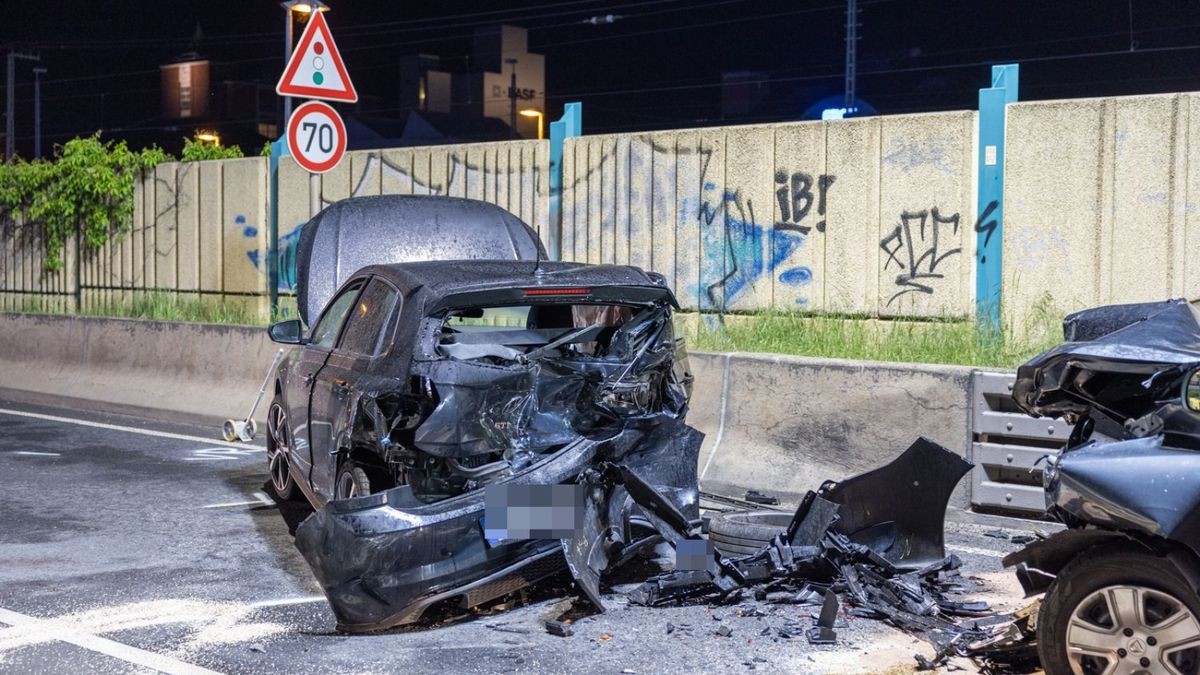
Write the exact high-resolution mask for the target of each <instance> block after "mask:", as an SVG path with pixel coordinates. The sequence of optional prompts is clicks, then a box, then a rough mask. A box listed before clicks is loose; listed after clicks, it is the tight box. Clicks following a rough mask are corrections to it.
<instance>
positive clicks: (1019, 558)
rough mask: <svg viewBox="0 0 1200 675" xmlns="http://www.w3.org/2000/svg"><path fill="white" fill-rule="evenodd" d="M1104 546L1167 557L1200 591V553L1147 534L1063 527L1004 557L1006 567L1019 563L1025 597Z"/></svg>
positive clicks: (1018, 570) (1038, 591) (1199, 591)
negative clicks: (1065, 528)
mask: <svg viewBox="0 0 1200 675" xmlns="http://www.w3.org/2000/svg"><path fill="white" fill-rule="evenodd" d="M1101 549H1105V550H1122V549H1123V550H1130V551H1136V552H1139V553H1146V554H1150V555H1156V556H1159V557H1162V558H1165V559H1166V560H1168V561H1170V562H1171V563H1172V564H1173V565H1174V566H1175V568H1176V569H1177V570H1178V571H1179V573H1180V574H1181V575H1182V576H1183V578H1184V579H1186V580H1187V582H1188V584H1189V585H1190V586H1191V587H1192V588H1193V589H1195V590H1196V591H1197V593H1200V555H1197V554H1196V552H1195V551H1193V550H1192V549H1191V548H1190V547H1188V546H1186V545H1184V544H1183V543H1181V542H1178V541H1174V540H1171V539H1166V538H1163V537H1159V536H1156V535H1148V534H1143V533H1129V532H1119V531H1114V530H1097V529H1068V530H1062V531H1061V532H1057V533H1055V534H1053V535H1051V536H1049V537H1046V538H1045V539H1039V540H1038V541H1035V542H1033V543H1032V544H1030V545H1029V546H1026V547H1025V548H1024V549H1021V550H1020V551H1016V552H1015V553H1010V554H1009V555H1008V556H1006V557H1005V558H1004V566H1005V567H1013V566H1017V578H1018V579H1019V580H1020V582H1021V585H1022V586H1023V587H1024V589H1025V596H1026V597H1031V596H1034V595H1037V594H1039V593H1044V592H1045V591H1046V590H1047V589H1048V588H1049V586H1050V584H1051V583H1053V581H1054V579H1055V578H1056V576H1057V575H1058V574H1059V573H1060V572H1062V570H1063V569H1065V568H1066V567H1067V566H1068V565H1069V564H1071V562H1072V561H1074V560H1076V559H1077V558H1079V557H1080V556H1082V555H1084V554H1085V553H1089V552H1097V551H1099V550H1101Z"/></svg>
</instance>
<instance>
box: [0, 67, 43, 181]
mask: <svg viewBox="0 0 1200 675" xmlns="http://www.w3.org/2000/svg"><path fill="white" fill-rule="evenodd" d="M17 59H26V60H29V61H41V60H42V59H41V57H39V56H38V55H36V54H27V53H25V52H18V51H16V50H13V49H10V50H9V51H8V73H7V75H8V79H7V80H6V81H5V87H6V92H5V102H4V103H5V110H4V161H6V162H8V161H11V160H12V158H13V152H14V150H13V141H15V140H16V139H15V138H14V137H13V134H14V129H13V127H14V124H13V112H14V111H15V108H16V106H15V105H13V100H14V97H15V96H16V86H17V81H16V80H17Z"/></svg>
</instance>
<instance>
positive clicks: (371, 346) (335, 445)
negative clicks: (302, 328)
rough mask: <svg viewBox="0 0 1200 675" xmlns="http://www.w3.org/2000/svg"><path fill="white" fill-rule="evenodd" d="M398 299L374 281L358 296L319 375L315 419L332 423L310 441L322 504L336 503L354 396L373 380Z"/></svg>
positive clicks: (315, 432)
mask: <svg viewBox="0 0 1200 675" xmlns="http://www.w3.org/2000/svg"><path fill="white" fill-rule="evenodd" d="M398 297H399V294H398V293H397V291H396V289H395V288H393V287H392V286H391V285H390V284H388V283H387V282H386V281H384V280H382V279H380V278H378V277H375V278H372V279H371V280H370V281H369V282H368V283H367V285H366V288H365V289H364V290H363V292H362V294H361V295H359V296H358V299H357V301H356V302H355V303H354V305H353V307H352V309H351V311H350V313H349V315H348V317H347V319H346V326H345V328H344V329H343V330H342V333H341V337H340V338H339V340H338V343H337V345H336V347H334V349H333V351H332V352H330V354H329V358H328V359H327V360H326V361H325V366H324V367H323V368H321V370H320V371H319V372H318V373H317V377H316V380H315V381H314V382H313V390H312V414H313V417H314V418H318V417H319V418H321V419H322V420H329V421H330V422H331V423H330V424H329V425H328V426H321V427H314V428H313V432H312V433H313V436H312V439H311V440H312V448H313V452H312V457H313V467H312V486H313V489H314V490H315V491H316V492H317V494H318V495H320V496H321V498H323V499H325V500H329V499H333V498H334V481H335V479H336V478H337V470H338V466H337V459H338V451H339V450H340V449H342V447H344V446H345V444H346V442H348V439H349V435H350V432H351V428H350V427H351V425H352V424H353V422H354V412H355V411H354V409H353V406H354V403H355V401H356V399H357V397H356V396H355V393H356V392H357V390H358V385H359V382H360V381H361V380H362V379H363V378H364V377H370V376H371V374H372V372H373V366H374V365H375V363H376V360H377V357H378V356H379V354H380V352H381V351H382V347H383V344H382V343H383V334H384V326H386V325H390V322H389V317H391V316H392V314H393V312H394V310H395V307H396V302H397V298H398Z"/></svg>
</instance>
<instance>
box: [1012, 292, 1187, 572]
mask: <svg viewBox="0 0 1200 675" xmlns="http://www.w3.org/2000/svg"><path fill="white" fill-rule="evenodd" d="M1063 326H1064V334H1065V335H1067V336H1069V337H1075V338H1081V339H1082V341H1077V342H1065V343H1063V344H1061V345H1059V346H1058V347H1055V348H1053V349H1050V350H1048V351H1046V352H1045V353H1043V354H1041V355H1039V356H1037V357H1035V358H1034V359H1032V360H1031V361H1029V362H1028V363H1026V364H1025V365H1023V366H1021V368H1020V369H1018V371H1017V382H1016V384H1015V386H1014V387H1013V399H1014V400H1015V401H1016V403H1017V405H1018V406H1020V407H1021V408H1022V409H1024V410H1025V411H1027V412H1028V413H1029V414H1031V415H1034V416H1048V417H1063V418H1065V419H1067V420H1068V421H1070V422H1072V423H1074V424H1075V430H1074V433H1072V435H1071V438H1070V439H1069V440H1068V442H1067V447H1066V448H1065V449H1064V451H1063V452H1062V453H1061V454H1060V455H1058V457H1056V458H1052V459H1050V460H1049V465H1048V467H1047V468H1046V470H1045V471H1044V472H1043V476H1044V483H1045V488H1046V508H1047V512H1048V513H1049V515H1051V516H1053V517H1055V518H1056V519H1058V520H1061V521H1063V522H1064V523H1066V524H1067V525H1068V526H1071V527H1073V528H1076V529H1079V528H1093V529H1098V530H1101V531H1111V532H1119V533H1126V534H1132V535H1139V536H1148V537H1157V538H1162V539H1169V540H1175V541H1179V542H1182V543H1184V544H1186V545H1187V546H1188V547H1189V548H1192V549H1193V550H1194V551H1200V548H1197V546H1200V453H1197V450H1200V414H1197V412H1196V411H1194V410H1191V409H1189V406H1188V404H1187V401H1186V400H1185V384H1186V382H1187V381H1188V377H1189V374H1190V373H1191V372H1192V371H1193V369H1194V368H1196V367H1197V366H1200V311H1198V310H1197V308H1196V307H1194V306H1193V305H1191V304H1190V303H1187V302H1185V301H1183V300H1170V301H1166V302H1159V303H1144V304H1140V305H1118V306H1114V307H1100V308H1097V309H1092V310H1086V311H1084V312H1078V313H1076V314H1072V315H1071V316H1069V317H1067V318H1066V320H1064V322H1063ZM1095 431H1102V432H1103V433H1104V435H1105V436H1107V437H1110V438H1115V439H1117V440H1116V441H1115V442H1105V443H1101V442H1098V441H1096V440H1092V439H1091V438H1090V437H1091V435H1092V433H1093V432H1095ZM1089 536H1090V535H1089ZM1063 538H1064V540H1066V539H1071V540H1074V541H1083V539H1084V538H1082V537H1080V536H1078V535H1067V534H1064V535H1063ZM1030 548H1031V549H1038V548H1044V546H1040V542H1039V543H1038V544H1035V545H1034V546H1031V547H1030ZM1014 560H1015V559H1014Z"/></svg>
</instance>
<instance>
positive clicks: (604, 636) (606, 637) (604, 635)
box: [596, 633, 612, 642]
mask: <svg viewBox="0 0 1200 675" xmlns="http://www.w3.org/2000/svg"><path fill="white" fill-rule="evenodd" d="M596 639H597V640H599V641H601V642H608V641H609V640H611V639H612V636H611V635H609V634H608V633H601V634H600V637H598V638H596Z"/></svg>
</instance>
